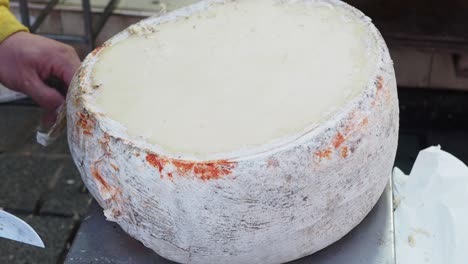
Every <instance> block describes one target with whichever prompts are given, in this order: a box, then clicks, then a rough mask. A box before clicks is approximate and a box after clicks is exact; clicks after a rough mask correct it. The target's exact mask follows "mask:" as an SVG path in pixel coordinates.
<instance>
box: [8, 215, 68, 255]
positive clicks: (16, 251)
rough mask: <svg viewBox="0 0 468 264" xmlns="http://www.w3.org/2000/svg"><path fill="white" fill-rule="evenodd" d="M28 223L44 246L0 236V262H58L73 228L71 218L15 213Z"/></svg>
mask: <svg viewBox="0 0 468 264" xmlns="http://www.w3.org/2000/svg"><path fill="white" fill-rule="evenodd" d="M16 216H18V217H20V218H22V219H23V220H24V221H26V222H27V223H28V224H30V225H31V226H32V227H33V228H34V230H36V232H37V233H38V234H39V236H40V237H41V238H42V241H43V242H44V244H45V248H38V247H34V246H30V245H26V244H23V243H19V242H16V241H11V240H7V239H2V238H0V263H3V264H10V263H11V264H36V263H37V264H49V263H58V260H59V257H60V256H61V254H62V252H63V250H64V249H65V248H66V244H67V240H68V239H69V237H70V234H71V233H72V230H73V225H74V221H73V219H72V218H63V217H52V216H28V215H16Z"/></svg>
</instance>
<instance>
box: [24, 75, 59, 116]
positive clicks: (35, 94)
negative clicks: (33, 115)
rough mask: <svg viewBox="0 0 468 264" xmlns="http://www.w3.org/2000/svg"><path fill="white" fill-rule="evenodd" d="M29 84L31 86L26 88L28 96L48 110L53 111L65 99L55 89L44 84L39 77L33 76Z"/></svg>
mask: <svg viewBox="0 0 468 264" xmlns="http://www.w3.org/2000/svg"><path fill="white" fill-rule="evenodd" d="M31 85H32V87H30V88H29V89H28V92H29V93H28V94H29V96H31V98H32V99H33V100H34V101H36V102H37V103H38V104H39V105H40V106H41V107H43V108H44V109H46V110H48V111H50V112H55V111H56V110H57V108H58V107H59V106H60V105H61V104H62V103H63V102H64V101H65V98H63V96H62V95H61V94H60V93H59V92H58V91H57V90H55V89H54V88H51V87H49V86H47V85H46V84H44V82H42V80H41V79H39V77H36V78H34V79H33V81H32V82H31Z"/></svg>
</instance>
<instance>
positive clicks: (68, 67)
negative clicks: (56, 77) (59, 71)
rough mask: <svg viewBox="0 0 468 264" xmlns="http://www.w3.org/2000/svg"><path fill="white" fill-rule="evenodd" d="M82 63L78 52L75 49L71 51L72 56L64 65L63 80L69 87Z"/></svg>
mask: <svg viewBox="0 0 468 264" xmlns="http://www.w3.org/2000/svg"><path fill="white" fill-rule="evenodd" d="M80 64H81V61H80V58H78V55H77V54H76V52H75V51H74V50H73V53H71V55H70V58H69V59H68V60H64V63H63V66H62V67H63V76H62V80H63V81H64V82H65V85H66V86H67V87H68V86H69V85H70V82H71V80H72V79H73V76H74V75H75V72H76V71H77V70H78V68H79V67H80Z"/></svg>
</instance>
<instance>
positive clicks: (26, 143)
mask: <svg viewBox="0 0 468 264" xmlns="http://www.w3.org/2000/svg"><path fill="white" fill-rule="evenodd" d="M19 146H20V147H19V148H18V150H17V152H18V153H23V154H58V155H63V156H69V155H70V150H69V148H68V141H67V134H66V132H65V131H64V132H63V133H62V134H61V135H60V137H59V138H57V140H56V141H55V142H54V143H52V144H51V145H50V146H47V147H44V146H42V145H41V144H39V143H37V141H36V131H35V130H34V131H30V133H28V135H27V136H26V137H25V139H24V140H23V141H22V142H21V143H20V144H19Z"/></svg>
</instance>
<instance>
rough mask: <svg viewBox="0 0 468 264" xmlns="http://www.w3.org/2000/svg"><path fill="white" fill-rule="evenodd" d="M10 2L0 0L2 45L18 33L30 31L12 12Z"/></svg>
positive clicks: (0, 37) (0, 35)
mask: <svg viewBox="0 0 468 264" xmlns="http://www.w3.org/2000/svg"><path fill="white" fill-rule="evenodd" d="M9 6H10V5H9V1H8V0H0V43H1V42H2V41H3V40H5V39H6V38H7V37H9V36H10V35H11V34H13V33H16V32H18V31H28V28H26V27H25V26H23V25H22V24H21V23H20V22H19V21H18V20H16V18H15V16H14V15H13V14H12V13H11V12H10V9H9Z"/></svg>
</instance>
